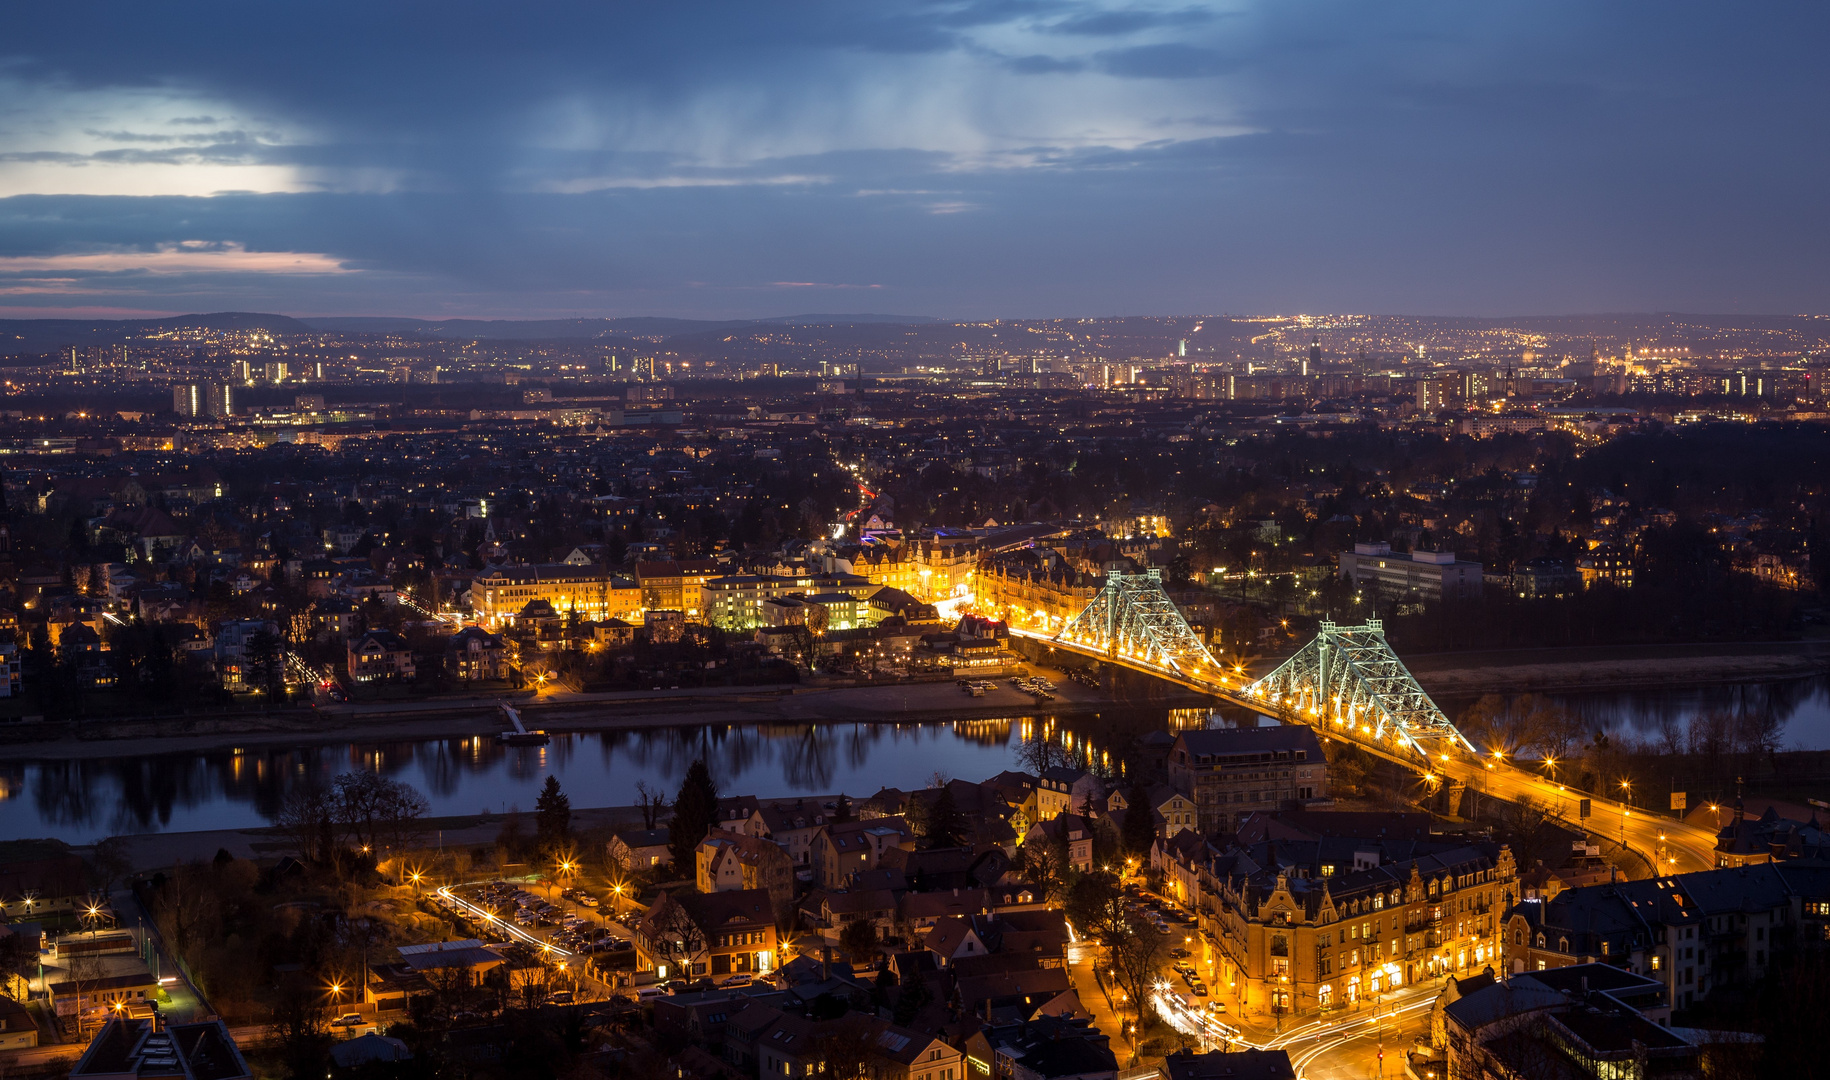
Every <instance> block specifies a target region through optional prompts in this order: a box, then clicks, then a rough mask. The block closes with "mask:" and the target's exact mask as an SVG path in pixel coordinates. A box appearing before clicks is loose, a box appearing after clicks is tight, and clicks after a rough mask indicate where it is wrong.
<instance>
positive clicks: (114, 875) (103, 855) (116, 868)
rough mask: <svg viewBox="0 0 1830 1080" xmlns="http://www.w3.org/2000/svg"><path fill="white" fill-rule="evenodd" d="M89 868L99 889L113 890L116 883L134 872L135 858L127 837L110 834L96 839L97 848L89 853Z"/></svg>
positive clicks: (105, 891)
mask: <svg viewBox="0 0 1830 1080" xmlns="http://www.w3.org/2000/svg"><path fill="white" fill-rule="evenodd" d="M89 870H90V876H91V878H92V880H93V881H94V884H95V887H96V888H97V889H98V890H99V891H101V892H104V893H108V892H113V891H114V887H115V885H116V884H118V883H119V882H120V881H122V880H123V879H124V878H126V877H127V875H128V874H130V873H132V872H133V859H132V857H131V853H130V850H129V847H128V844H127V838H126V837H124V836H110V837H108V838H107V839H105V840H98V841H96V843H95V850H94V851H93V852H91V853H90V855H89Z"/></svg>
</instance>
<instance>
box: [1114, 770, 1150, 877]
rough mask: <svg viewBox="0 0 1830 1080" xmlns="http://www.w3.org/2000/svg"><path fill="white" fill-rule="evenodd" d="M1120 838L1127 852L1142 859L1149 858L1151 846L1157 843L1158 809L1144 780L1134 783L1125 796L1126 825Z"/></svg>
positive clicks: (1121, 831)
mask: <svg viewBox="0 0 1830 1080" xmlns="http://www.w3.org/2000/svg"><path fill="white" fill-rule="evenodd" d="M1119 840H1120V841H1121V842H1122V843H1123V845H1124V848H1125V851H1126V853H1128V854H1131V855H1135V856H1137V857H1138V858H1140V859H1147V858H1149V857H1150V847H1151V845H1152V844H1154V843H1156V810H1155V809H1154V808H1153V807H1152V806H1151V805H1150V792H1149V791H1148V790H1146V789H1145V787H1144V785H1143V782H1142V781H1139V782H1136V783H1133V784H1132V785H1131V791H1130V793H1129V794H1127V795H1126V796H1125V825H1124V828H1123V829H1122V830H1120V832H1119Z"/></svg>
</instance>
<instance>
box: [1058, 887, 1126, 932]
mask: <svg viewBox="0 0 1830 1080" xmlns="http://www.w3.org/2000/svg"><path fill="white" fill-rule="evenodd" d="M1062 908H1063V912H1064V913H1065V914H1066V915H1067V918H1068V921H1069V922H1071V923H1073V924H1074V927H1075V928H1076V929H1077V930H1078V931H1079V932H1080V936H1081V937H1087V938H1092V939H1093V940H1095V941H1102V942H1103V941H1107V940H1112V939H1114V938H1116V937H1117V936H1118V935H1119V934H1120V933H1121V931H1122V930H1123V928H1124V927H1125V925H1126V921H1127V919H1128V916H1129V913H1128V912H1127V911H1126V909H1125V894H1124V893H1123V892H1122V891H1120V889H1119V887H1118V880H1117V878H1116V877H1115V876H1114V875H1112V874H1109V873H1105V872H1103V871H1102V872H1097V873H1092V874H1082V875H1081V876H1080V877H1079V878H1077V879H1076V880H1075V882H1074V884H1073V885H1072V886H1070V887H1069V889H1068V893H1067V899H1066V900H1065V901H1064V902H1063V904H1062Z"/></svg>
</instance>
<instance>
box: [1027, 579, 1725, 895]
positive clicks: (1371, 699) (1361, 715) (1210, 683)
mask: <svg viewBox="0 0 1830 1080" xmlns="http://www.w3.org/2000/svg"><path fill="white" fill-rule="evenodd" d="M1011 633H1012V634H1016V635H1018V636H1021V637H1027V638H1031V639H1033V640H1036V641H1039V642H1044V643H1047V644H1049V645H1051V646H1052V647H1054V648H1058V649H1062V650H1065V651H1068V652H1073V653H1078V654H1080V655H1082V656H1087V657H1091V658H1094V659H1098V660H1103V661H1106V662H1107V663H1111V664H1116V665H1122V666H1124V667H1127V668H1131V669H1134V670H1137V671H1143V672H1148V673H1149V674H1151V675H1155V676H1157V677H1159V678H1162V679H1166V680H1168V681H1170V682H1174V683H1178V684H1180V685H1182V686H1186V687H1188V688H1190V689H1193V690H1198V691H1200V692H1202V693H1205V694H1211V695H1213V696H1215V697H1218V698H1220V699H1222V700H1224V701H1227V702H1230V703H1232V704H1235V705H1240V706H1243V707H1245V708H1247V709H1251V710H1253V711H1255V712H1258V713H1262V714H1264V715H1266V716H1271V717H1274V718H1276V719H1278V720H1282V721H1284V722H1285V723H1291V724H1308V725H1310V726H1311V727H1315V728H1318V729H1320V730H1321V731H1324V732H1327V733H1328V734H1329V735H1330V736H1333V737H1336V738H1341V739H1344V740H1347V741H1349V742H1352V743H1353V744H1355V745H1357V746H1360V747H1362V748H1364V749H1365V750H1367V751H1369V752H1371V753H1373V754H1375V755H1377V756H1379V757H1382V758H1384V759H1386V760H1388V761H1393V762H1396V763H1398V764H1400V765H1403V766H1405V767H1406V768H1409V769H1413V770H1415V771H1416V772H1418V773H1419V774H1421V776H1422V778H1423V780H1424V782H1425V783H1436V782H1439V781H1442V782H1455V783H1461V784H1466V785H1470V786H1472V785H1474V784H1477V783H1478V784H1479V785H1480V790H1481V791H1482V792H1483V793H1484V794H1485V796H1486V797H1489V798H1498V799H1505V800H1510V801H1521V800H1531V801H1535V802H1538V803H1540V804H1542V805H1544V806H1545V807H1546V808H1547V809H1549V810H1550V812H1551V813H1553V814H1555V815H1556V816H1558V817H1560V818H1561V819H1563V820H1564V821H1565V822H1566V823H1568V824H1569V825H1571V826H1572V827H1575V828H1579V829H1585V830H1589V831H1590V832H1591V835H1596V833H1595V831H1594V830H1595V829H1596V828H1597V819H1598V818H1599V819H1602V820H1603V821H1604V824H1602V825H1600V826H1599V828H1600V830H1601V832H1602V833H1611V832H1613V831H1614V829H1615V828H1618V830H1619V831H1618V835H1619V838H1620V842H1621V844H1622V845H1623V846H1630V847H1631V848H1632V849H1633V850H1634V851H1635V852H1636V853H1638V854H1639V855H1640V856H1642V857H1644V858H1645V859H1646V862H1647V867H1648V869H1651V870H1653V872H1656V873H1676V872H1682V871H1687V870H1701V869H1706V868H1709V867H1711V866H1713V865H1715V861H1716V860H1715V852H1714V847H1715V833H1714V832H1713V831H1712V830H1709V829H1706V828H1696V827H1694V826H1691V825H1689V824H1687V823H1684V822H1681V821H1673V820H1671V819H1669V818H1665V817H1662V816H1659V815H1657V814H1648V813H1647V812H1646V811H1645V810H1643V809H1638V808H1634V807H1632V806H1630V805H1628V804H1626V803H1621V802H1617V801H1614V800H1609V799H1607V798H1605V797H1604V796H1602V795H1593V796H1590V797H1586V798H1585V797H1584V796H1585V795H1588V793H1585V792H1580V791H1574V790H1572V789H1569V788H1567V787H1566V786H1564V785H1563V784H1560V783H1558V782H1557V781H1556V780H1555V778H1554V777H1545V776H1542V775H1539V774H1538V773H1536V772H1533V771H1531V770H1528V769H1521V768H1519V767H1518V765H1517V764H1516V763H1515V762H1512V761H1508V760H1506V759H1505V758H1504V756H1503V752H1502V751H1501V750H1499V749H1494V750H1492V751H1491V753H1490V754H1483V753H1482V752H1480V751H1478V750H1476V749H1475V747H1474V746H1473V744H1471V743H1470V742H1469V741H1468V740H1467V739H1466V738H1465V737H1463V735H1462V733H1461V732H1460V731H1457V730H1456V728H1455V726H1454V725H1453V724H1451V723H1450V722H1449V719H1448V717H1446V716H1444V715H1443V713H1442V710H1441V709H1438V708H1437V707H1436V703H1435V702H1433V701H1431V700H1430V696H1429V695H1428V694H1426V693H1424V692H1423V688H1422V687H1420V686H1418V685H1417V680H1416V679H1414V678H1412V677H1411V673H1410V672H1409V671H1408V670H1407V669H1406V668H1405V666H1404V663H1403V662H1402V661H1400V660H1399V659H1398V657H1397V655H1396V654H1395V653H1393V652H1392V649H1391V646H1390V645H1389V644H1387V643H1386V641H1385V631H1384V628H1383V627H1382V626H1380V625H1379V621H1378V620H1377V619H1369V620H1367V621H1366V622H1364V623H1361V624H1360V625H1358V626H1341V625H1338V624H1336V623H1332V622H1324V623H1322V625H1321V629H1320V631H1319V632H1318V633H1317V634H1316V635H1315V638H1314V639H1313V640H1311V641H1310V642H1309V643H1308V644H1307V645H1305V646H1303V647H1302V648H1301V649H1299V650H1298V651H1297V653H1296V655H1294V656H1292V657H1290V658H1289V659H1288V660H1285V661H1284V662H1283V663H1282V664H1279V665H1278V666H1277V669H1276V670H1274V671H1272V672H1271V673H1270V674H1268V675H1266V676H1264V677H1263V678H1260V679H1257V680H1253V679H1251V678H1249V677H1248V676H1247V675H1246V674H1245V669H1244V668H1243V667H1239V666H1234V667H1232V668H1230V669H1229V668H1227V667H1226V666H1225V665H1223V664H1222V663H1221V662H1220V661H1219V660H1218V659H1216V658H1215V657H1214V655H1213V654H1212V653H1210V652H1208V651H1207V647H1206V646H1204V645H1202V644H1201V639H1200V638H1199V637H1197V636H1196V635H1195V633H1194V631H1193V630H1191V629H1189V626H1188V623H1187V621H1186V620H1184V619H1183V618H1182V615H1181V613H1180V612H1179V611H1177V610H1176V606H1175V603H1174V601H1172V600H1170V598H1169V596H1168V594H1167V593H1165V592H1164V591H1163V582H1162V579H1161V576H1160V574H1159V572H1158V571H1155V570H1151V571H1148V572H1146V573H1142V574H1108V575H1107V577H1106V585H1105V588H1104V589H1102V590H1101V591H1100V593H1099V595H1097V596H1095V597H1094V598H1093V600H1092V602H1090V603H1089V604H1087V606H1086V608H1085V610H1083V611H1081V612H1080V614H1079V615H1077V616H1075V617H1074V618H1073V619H1071V620H1069V621H1068V623H1067V625H1066V626H1065V627H1063V628H1062V630H1061V632H1060V633H1058V634H1055V635H1054V636H1053V637H1050V636H1049V635H1047V634H1038V633H1034V632H1031V631H1024V630H1021V629H1018V628H1015V627H1013V628H1012V629H1011ZM1591 802H1592V804H1593V806H1594V807H1595V808H1596V809H1595V812H1594V816H1591V815H1590V813H1589V809H1590V804H1591ZM1616 814H1617V815H1618V818H1616V817H1614V815H1616Z"/></svg>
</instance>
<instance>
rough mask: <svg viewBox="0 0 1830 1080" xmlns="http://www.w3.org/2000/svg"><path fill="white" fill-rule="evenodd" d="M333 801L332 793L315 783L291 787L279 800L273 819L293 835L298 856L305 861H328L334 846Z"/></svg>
mask: <svg viewBox="0 0 1830 1080" xmlns="http://www.w3.org/2000/svg"><path fill="white" fill-rule="evenodd" d="M332 803H333V799H332V797H331V793H330V792H329V791H328V790H327V789H325V788H322V787H319V786H318V785H317V784H315V783H307V784H305V785H304V786H303V787H296V788H293V789H292V790H291V791H288V792H287V793H286V798H285V799H284V801H282V802H281V803H280V812H279V814H278V815H277V816H276V817H275V818H274V822H275V824H277V825H278V826H279V827H280V830H281V831H282V832H284V833H285V834H286V835H288V836H290V837H291V838H292V842H293V845H294V846H295V847H297V849H298V852H299V858H300V859H303V860H304V861H306V862H308V863H325V862H328V861H330V857H331V848H332V847H333V846H334V839H333V831H332V827H331V813H332Z"/></svg>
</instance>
